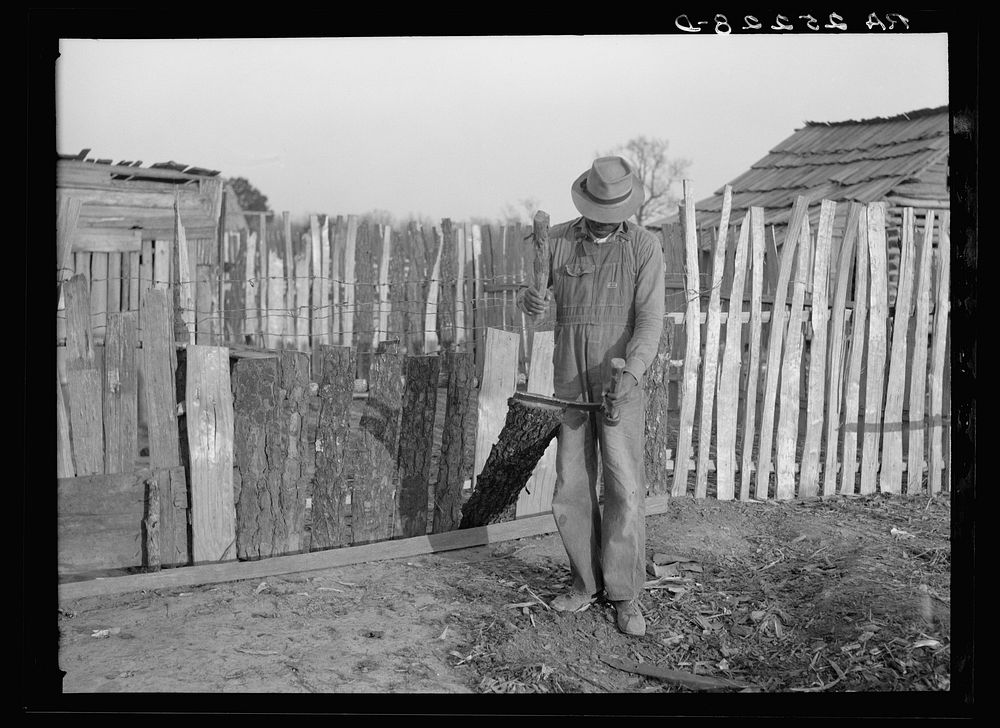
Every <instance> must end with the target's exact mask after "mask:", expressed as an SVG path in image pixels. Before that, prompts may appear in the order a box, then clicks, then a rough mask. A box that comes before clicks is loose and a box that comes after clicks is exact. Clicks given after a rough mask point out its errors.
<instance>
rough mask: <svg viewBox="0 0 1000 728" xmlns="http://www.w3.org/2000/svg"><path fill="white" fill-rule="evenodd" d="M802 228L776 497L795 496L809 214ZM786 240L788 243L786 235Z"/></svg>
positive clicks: (784, 373)
mask: <svg viewBox="0 0 1000 728" xmlns="http://www.w3.org/2000/svg"><path fill="white" fill-rule="evenodd" d="M801 231H802V237H801V238H799V244H798V248H797V250H798V254H797V261H796V262H797V265H796V268H795V276H794V278H793V279H792V304H791V307H790V309H789V311H788V328H787V329H786V330H785V351H784V356H783V357H782V362H781V402H780V404H779V411H778V432H777V435H776V436H775V438H776V443H775V445H776V447H775V458H774V460H775V467H774V473H775V485H774V497H775V499H776V500H787V499H789V498H794V497H795V465H796V462H795V461H796V456H797V455H798V451H797V448H798V431H799V408H800V404H801V401H800V397H801V392H800V384H801V373H802V306H803V303H804V301H805V293H806V279H807V278H808V277H809V261H810V259H811V258H812V256H811V255H810V253H809V251H810V248H811V247H812V235H811V233H810V232H809V218H808V216H807V217H804V218H803V219H802V228H801ZM785 244H786V245H787V244H788V243H787V238H786V243H785ZM772 315H773V314H772Z"/></svg>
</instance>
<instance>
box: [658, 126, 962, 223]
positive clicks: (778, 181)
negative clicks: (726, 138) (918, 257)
mask: <svg viewBox="0 0 1000 728" xmlns="http://www.w3.org/2000/svg"><path fill="white" fill-rule="evenodd" d="M948 127H949V121H948V107H947V106H942V107H938V108H934V109H921V110H919V111H913V112H908V113H906V114H900V115H898V116H895V117H891V118H875V119H864V120H860V121H841V122H833V123H826V122H806V125H805V126H804V127H802V128H801V129H798V130H796V131H795V133H794V134H792V135H791V136H790V137H788V138H787V139H785V140H784V141H782V142H781V143H779V144H778V145H777V146H775V147H774V148H773V149H771V151H770V152H769V153H768V154H767V156H765V157H764V158H763V159H761V160H760V161H758V162H756V163H755V164H753V165H752V166H751V167H750V169H749V170H747V171H746V172H744V173H743V174H741V175H740V176H738V177H736V178H735V179H734V180H733V181H732V182H730V184H731V185H732V188H733V202H732V205H733V215H734V217H735V216H736V214H742V213H743V212H744V211H745V210H746V209H747V208H748V207H750V206H759V207H763V208H765V219H766V220H767V221H768V223H769V224H780V223H782V222H784V221H785V220H786V219H787V217H788V215H789V212H790V210H791V207H792V204H793V202H794V201H795V198H796V197H797V196H798V195H805V196H806V197H808V198H809V201H810V202H818V201H820V200H823V199H828V200H834V201H836V202H850V201H858V202H874V201H877V200H885V199H889V200H890V201H891V198H892V197H893V196H896V197H898V198H900V199H905V200H909V201H911V202H914V201H915V202H920V201H925V202H927V203H928V204H929V205H930V206H934V207H941V206H946V205H947V201H948V185H947V158H948V143H949V139H948ZM722 192H723V190H722V189H719V190H717V191H716V192H715V194H714V195H713V196H712V197H709V198H706V199H704V200H701V201H700V202H698V203H696V205H695V209H696V211H697V219H698V224H699V227H701V226H702V225H713V224H717V223H718V220H719V217H720V212H721V210H722ZM676 217H677V216H672V217H670V218H667V220H665V221H662V222H672V221H674V220H676ZM731 219H732V218H731ZM658 224H660V223H654V225H653V226H654V227H655V226H657V225H658Z"/></svg>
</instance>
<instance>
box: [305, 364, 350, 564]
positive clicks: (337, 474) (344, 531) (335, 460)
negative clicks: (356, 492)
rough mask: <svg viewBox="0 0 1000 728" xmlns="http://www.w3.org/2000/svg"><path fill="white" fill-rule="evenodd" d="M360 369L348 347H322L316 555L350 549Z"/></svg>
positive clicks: (314, 530) (318, 372)
mask: <svg viewBox="0 0 1000 728" xmlns="http://www.w3.org/2000/svg"><path fill="white" fill-rule="evenodd" d="M356 369H357V358H356V354H355V351H354V349H353V348H352V347H350V346H325V345H322V344H321V345H320V346H319V365H318V366H317V367H316V374H315V375H314V376H315V379H316V381H317V382H318V383H319V399H320V409H319V423H318V425H317V427H316V445H315V450H316V475H315V479H314V486H313V493H312V526H311V542H310V546H309V548H310V549H312V550H313V551H317V550H320V549H327V548H332V547H334V546H343V545H345V544H348V543H350V540H351V537H350V523H349V518H348V515H349V508H348V498H349V496H350V487H351V484H350V483H349V482H348V480H347V477H346V476H347V473H348V463H347V451H346V448H347V438H348V435H349V432H350V416H351V393H352V392H353V391H354V372H355V370H356Z"/></svg>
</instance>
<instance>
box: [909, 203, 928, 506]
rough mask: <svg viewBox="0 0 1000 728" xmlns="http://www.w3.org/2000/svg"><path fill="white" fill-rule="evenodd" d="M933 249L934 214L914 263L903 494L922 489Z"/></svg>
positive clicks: (926, 428) (925, 227)
mask: <svg viewBox="0 0 1000 728" xmlns="http://www.w3.org/2000/svg"><path fill="white" fill-rule="evenodd" d="M933 247H934V211H933V210H928V211H927V214H926V215H925V216H924V239H923V242H922V243H921V244H920V256H919V261H918V263H917V285H916V297H917V304H916V314H915V318H916V321H915V322H914V328H913V366H912V370H911V372H910V432H909V442H908V443H907V445H908V447H907V451H908V458H907V463H906V492H907V493H908V494H911V493H918V492H920V490H921V489H922V488H923V475H924V440H925V439H926V438H927V433H928V427H927V423H926V422H924V412H925V410H926V407H925V401H926V398H927V348H928V345H927V342H928V338H929V329H930V301H931V267H932V265H931V261H932V258H933V256H932V253H933Z"/></svg>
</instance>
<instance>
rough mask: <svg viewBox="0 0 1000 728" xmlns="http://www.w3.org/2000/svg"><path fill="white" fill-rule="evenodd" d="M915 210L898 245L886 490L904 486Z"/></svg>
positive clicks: (884, 451)
mask: <svg viewBox="0 0 1000 728" xmlns="http://www.w3.org/2000/svg"><path fill="white" fill-rule="evenodd" d="M913 253H914V250H913V209H912V208H909V207H908V208H906V209H904V210H903V235H902V239H901V240H900V248H899V258H900V259H899V286H898V288H897V290H896V312H895V315H894V316H893V318H892V345H891V349H890V357H889V377H888V380H887V382H886V390H885V414H884V416H883V422H882V428H883V434H882V476H881V481H882V482H881V490H882V492H883V493H900V492H902V487H903V391H904V387H905V385H906V359H907V345H906V337H907V334H908V333H909V328H910V306H911V305H912V303H913Z"/></svg>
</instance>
